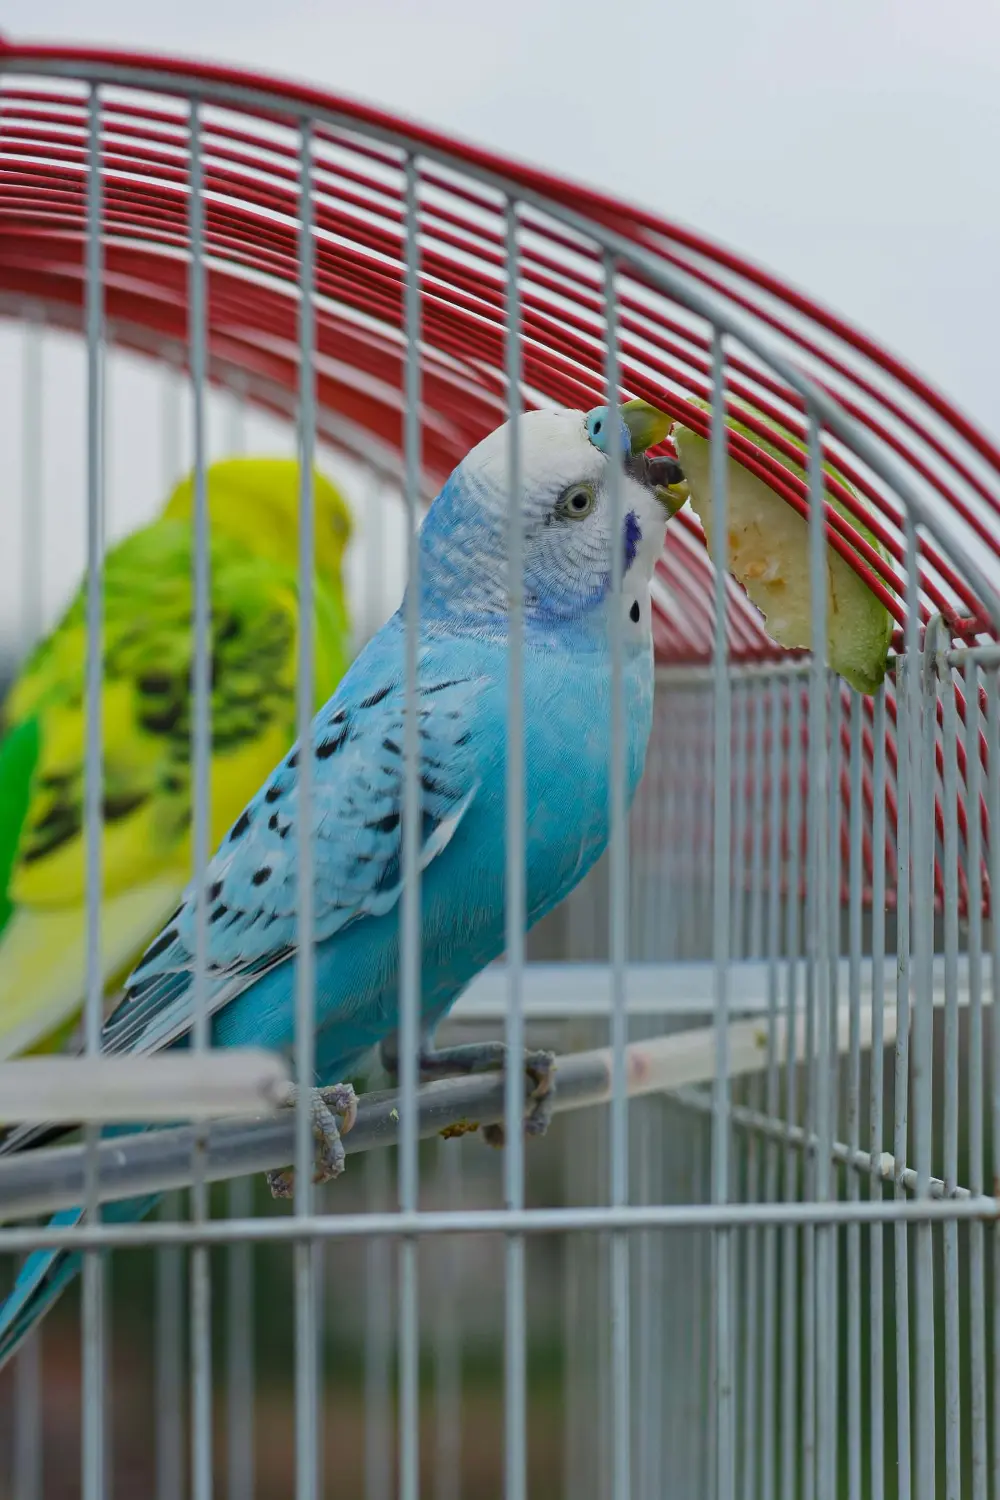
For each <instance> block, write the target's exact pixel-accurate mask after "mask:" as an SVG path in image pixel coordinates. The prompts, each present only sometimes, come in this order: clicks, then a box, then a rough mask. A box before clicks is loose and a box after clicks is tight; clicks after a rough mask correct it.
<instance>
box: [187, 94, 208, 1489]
mask: <svg viewBox="0 0 1000 1500" xmlns="http://www.w3.org/2000/svg"><path fill="white" fill-rule="evenodd" d="M189 131H190V175H189V183H190V189H189V191H190V198H189V203H188V235H189V240H190V263H189V279H188V307H189V325H188V340H189V359H190V366H191V433H192V443H193V448H194V543H195V551H194V670H193V673H192V677H193V683H194V693H193V727H192V761H193V771H194V776H193V780H194V881H195V962H194V1007H193V1018H192V1028H191V1043H192V1047H193V1048H194V1050H195V1051H196V1052H198V1051H204V1050H206V1049H207V1048H208V1046H209V1042H210V1037H209V1015H208V994H207V988H208V907H207V901H206V891H205V871H206V869H207V867H208V857H209V817H210V807H209V796H210V768H211V754H212V724H211V702H212V700H211V691H212V689H211V680H210V671H211V629H212V619H211V610H212V606H211V594H210V589H211V579H210V575H209V569H210V561H209V555H208V546H209V531H208V490H207V483H206V475H205V469H206V461H207V445H208V431H207V414H206V410H205V392H206V385H207V380H208V348H207V330H206V314H207V306H206V300H207V295H206V284H205V259H204V247H205V201H204V188H205V184H204V166H203V162H202V139H201V107H200V104H199V102H198V100H196V99H193V100H192V101H191V107H190V125H189ZM192 1166H193V1172H192V1177H193V1186H192V1193H191V1207H192V1216H193V1217H194V1218H195V1219H196V1220H198V1219H203V1218H206V1217H207V1216H208V1191H207V1185H206V1182H205V1166H204V1142H203V1139H202V1140H200V1141H199V1143H198V1145H197V1146H196V1148H195V1154H194V1162H193V1164H192ZM191 1408H192V1409H191V1421H192V1441H191V1465H192V1476H191V1487H192V1492H193V1496H194V1500H211V1494H212V1344H211V1283H210V1262H209V1253H208V1249H207V1247H205V1246H195V1248H194V1249H193V1250H192V1251H191Z"/></svg>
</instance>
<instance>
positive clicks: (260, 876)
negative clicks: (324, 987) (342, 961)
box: [105, 662, 482, 1052]
mask: <svg viewBox="0 0 1000 1500" xmlns="http://www.w3.org/2000/svg"><path fill="white" fill-rule="evenodd" d="M358 665H359V666H360V665H361V663H360V662H359V663H358ZM481 689H482V680H481V679H480V678H479V677H477V676H475V675H462V676H456V675H449V674H448V673H446V672H442V673H440V674H437V675H429V674H428V673H427V671H426V669H422V672H421V683H420V688H419V700H418V717H419V732H420V741H419V743H420V766H419V778H420V807H421V821H422V836H421V854H420V864H421V867H422V868H424V867H426V866H427V865H428V864H429V863H430V861H431V860H433V859H434V858H435V857H436V856H437V855H438V854H440V853H441V851H442V850H443V849H444V848H446V847H447V845H448V843H449V841H450V839H451V837H452V835H453V834H454V832H455V829H456V828H457V827H458V825H459V823H460V822H461V819H462V817H463V816H464V814H465V813H466V811H467V810H468V808H469V805H470V803H471V802H472V800H473V798H474V797H475V794H476V791H477V786H478V782H477V780H476V775H475V766H476V763H477V761H476V753H475V744H474V733H475V731H474V728H473V727H472V726H473V725H474V722H475V719H474V714H473V706H474V703H475V699H476V697H477V695H478V694H479V693H480V692H481ZM403 702H404V688H403V683H402V680H401V677H400V676H398V675H390V676H388V677H386V678H384V679H383V680H382V681H375V680H373V675H372V673H370V672H361V673H354V672H352V673H351V674H350V675H349V677H348V678H347V679H345V681H344V683H343V684H342V686H341V689H340V690H339V691H338V692H337V694H336V695H335V697H334V698H333V699H332V700H331V701H330V703H329V704H328V705H327V706H326V707H325V708H324V709H323V710H321V712H320V713H319V714H318V715H317V717H316V719H315V720H314V722H313V732H312V740H311V749H312V765H313V777H312V817H311V821H312V827H313V830H314V841H315V842H314V862H315V863H314V868H315V904H314V911H315V932H316V939H317V941H323V940H324V939H326V938H330V937H332V936H333V935H334V934H335V933H337V932H339V931H341V930H342V929H343V928H345V927H346V926H348V924H350V923H354V922H359V921H362V920H363V919H364V918H366V917H377V916H381V915H383V914H384V913H386V912H388V911H390V910H391V908H392V907H393V906H394V905H395V903H396V902H397V901H398V899H399V896H400V892H401V890H402V865H401V860H402V806H403V779H404V770H403V732H404V731H403V724H404V716H403ZM299 755H300V750H299V747H298V746H296V747H294V748H293V749H292V751H291V752H290V753H289V754H288V756H286V758H285V759H284V760H283V761H282V762H281V764H280V765H279V766H278V767H277V769H276V770H275V772H274V773H273V774H272V776H271V777H270V778H269V779H268V781H267V783H266V784H265V785H264V786H263V787H262V788H261V790H260V791H259V792H258V794H257V795H256V797H255V798H254V799H253V801H252V802H250V803H249V805H248V806H247V807H246V809H245V810H244V812H243V813H242V814H241V816H240V817H239V818H238V819H237V821H236V822H235V823H234V824H233V826H232V828H231V829H230V831H229V833H228V834H227V835H226V837H225V839H224V840H223V842H222V845H221V846H220V848H219V850H218V852H217V853H216V855H215V857H214V858H213V859H212V861H211V862H210V864H209V867H208V870H207V873H206V900H207V903H208V906H207V910H208V974H207V990H208V993H207V1004H208V1009H209V1012H210V1013H213V1012H215V1011H217V1010H219V1009H220V1008H221V1007H222V1006H224V1005H225V1004H226V1003H227V1002H228V1001H230V1000H232V999H233V998H234V997H235V996H236V995H238V994H240V993H242V991H244V990H245V989H247V988H248V987H249V986H250V985H251V984H253V983H254V982H255V981H256V980H258V979H259V978H260V977H261V976H262V975H263V974H265V973H267V972H268V971H269V970H270V969H272V968H274V966H275V965H277V964H280V963H283V962H284V961H285V959H287V958H288V957H289V955H290V954H291V953H292V952H293V951H294V948H295V944H296V941H297V916H296V913H297V907H298V806H299ZM194 951H195V898H194V891H193V889H192V888H189V890H188V892H187V894H186V897H185V901H184V904H183V905H182V906H181V907H180V909H179V910H178V912H177V913H176V914H175V916H174V918H173V920H172V921H171V922H169V923H168V924H167V926H166V927H165V929H164V930H163V932H162V933H161V934H160V936H159V937H158V938H157V939H156V941H155V942H154V943H153V944H152V945H151V946H150V947H149V949H148V950H147V951H146V953H145V955H144V956H143V958H142V960H141V961H140V963H139V964H138V965H137V967H136V969H135V970H134V972H133V973H132V975H131V976H130V978H129V980H128V983H127V986H126V992H125V997H124V999H123V1001H122V1003H121V1005H120V1006H119V1007H118V1008H117V1010H116V1011H115V1013H114V1014H113V1016H112V1017H111V1018H110V1020H109V1021H108V1025H107V1027H106V1029H105V1046H106V1048H107V1049H108V1050H109V1051H114V1052H123V1051H140V1052H148V1051H152V1050H154V1049H157V1048H160V1047H164V1046H167V1045H169V1044H170V1043H171V1042H172V1041H174V1040H176V1039H177V1038H178V1037H180V1036H183V1035H184V1034H185V1032H186V1031H187V1030H188V1029H189V1027H190V1024H191V1018H192V1010H191V1006H192V996H191V991H192V986H193V979H194Z"/></svg>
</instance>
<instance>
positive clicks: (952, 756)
mask: <svg viewBox="0 0 1000 1500" xmlns="http://www.w3.org/2000/svg"><path fill="white" fill-rule="evenodd" d="M929 667H930V669H931V672H932V674H933V676H932V680H934V681H936V680H938V679H940V683H941V692H942V696H943V698H944V706H943V713H942V729H943V734H942V738H943V741H944V743H943V745H942V759H943V767H944V776H943V787H942V797H943V801H944V850H943V854H944V1142H943V1145H944V1184H945V1192H946V1193H953V1192H954V1190H955V1188H956V1187H957V1186H958V861H959V853H958V710H957V708H956V704H955V683H954V681H953V678H952V672H951V668H950V667H949V666H948V662H947V656H946V653H945V652H944V651H942V652H940V653H938V658H937V660H936V661H932V662H930V663H929ZM932 764H933V762H932ZM942 1236H943V1240H944V1254H943V1280H944V1460H945V1495H946V1497H947V1500H958V1496H959V1492H960V1489H961V1471H962V1438H961V1426H960V1413H961V1397H960V1393H959V1381H960V1361H961V1354H960V1332H959V1305H958V1281H959V1266H958V1225H957V1224H956V1223H955V1221H954V1220H952V1221H951V1222H950V1223H947V1224H944V1225H943V1226H942Z"/></svg>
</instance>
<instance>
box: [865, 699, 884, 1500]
mask: <svg viewBox="0 0 1000 1500" xmlns="http://www.w3.org/2000/svg"><path fill="white" fill-rule="evenodd" d="M885 694H886V688H885V683H882V685H881V686H880V687H879V689H878V692H877V693H876V694H875V699H874V704H873V708H872V965H871V972H872V1045H871V1076H870V1080H869V1100H868V1112H869V1122H870V1128H869V1151H870V1153H871V1160H872V1173H871V1178H870V1180H869V1196H870V1197H871V1198H874V1199H878V1200H881V1198H882V1196H883V1192H882V1179H881V1177H880V1176H879V1175H878V1161H879V1158H880V1156H881V1154H882V1145H883V1129H884V1122H885V1098H884V1090H885V905H886V897H885V860H886V855H885V800H886V765H885V762H886V755H885V730H886V710H885ZM884 1249H885V1237H884V1232H883V1227H882V1225H881V1224H871V1225H870V1226H869V1230H868V1255H869V1266H868V1276H869V1302H868V1319H869V1330H870V1331H869V1353H870V1368H869V1381H870V1404H869V1411H870V1432H871V1435H870V1439H869V1441H870V1454H871V1461H870V1466H869V1473H870V1483H871V1497H872V1500H882V1496H883V1495H884V1493H885V1270H884Z"/></svg>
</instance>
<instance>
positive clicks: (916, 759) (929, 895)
mask: <svg viewBox="0 0 1000 1500" xmlns="http://www.w3.org/2000/svg"><path fill="white" fill-rule="evenodd" d="M904 529H905V536H906V572H907V579H906V582H907V617H906V630H907V641H906V646H907V656H908V658H909V659H910V663H911V675H910V683H909V686H910V705H911V711H910V728H911V733H910V738H909V745H908V750H909V759H910V803H911V813H910V838H911V848H912V856H913V860H912V865H913V875H912V885H911V894H912V901H913V915H914V932H913V981H914V986H913V993H914V1005H913V1052H912V1058H911V1062H912V1069H913V1142H914V1165H915V1166H916V1171H917V1197H918V1198H926V1197H928V1196H929V1195H930V1177H931V1148H932V1077H933V1074H932V1069H933V1062H934V1031H933V1027H934V1012H933V1009H932V1006H933V999H934V997H933V991H932V988H931V985H932V976H931V959H932V945H933V927H934V907H933V891H934V886H933V880H934V736H935V729H936V715H935V706H936V703H937V674H936V672H935V669H934V652H933V647H932V645H931V637H932V634H934V633H935V630H934V623H933V622H928V626H927V633H926V636H925V647H924V649H925V656H924V660H923V662H922V663H921V658H920V654H919V652H920V644H919V636H918V629H919V601H920V575H919V571H918V569H919V562H918V547H917V533H916V526H915V524H914V521H913V517H912V516H911V515H910V513H909V511H907V513H906V521H905V528H904ZM921 668H923V670H921ZM914 1240H915V1242H916V1246H915V1250H916V1254H915V1259H914V1272H915V1283H916V1287H915V1290H916V1306H917V1337H916V1355H917V1362H916V1398H917V1422H916V1429H915V1432H916V1453H915V1457H916V1480H917V1500H933V1497H934V1493H935V1472H934V1466H935V1422H936V1413H935V1409H934V1260H933V1254H934V1240H933V1230H932V1227H931V1225H930V1224H927V1223H925V1224H921V1223H918V1224H917V1225H916V1227H915V1230H914Z"/></svg>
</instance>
